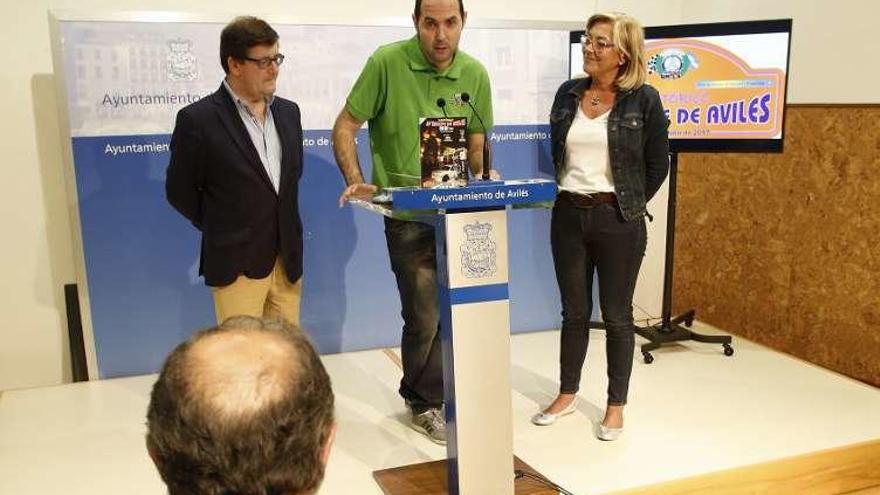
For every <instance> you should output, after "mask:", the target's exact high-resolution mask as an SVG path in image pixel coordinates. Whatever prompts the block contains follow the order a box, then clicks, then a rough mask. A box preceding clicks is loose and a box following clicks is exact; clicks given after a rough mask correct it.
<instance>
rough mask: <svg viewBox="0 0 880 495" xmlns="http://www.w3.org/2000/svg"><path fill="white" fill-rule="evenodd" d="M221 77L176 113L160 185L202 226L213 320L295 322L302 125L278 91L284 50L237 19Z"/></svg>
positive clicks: (250, 21) (223, 50) (258, 24)
mask: <svg viewBox="0 0 880 495" xmlns="http://www.w3.org/2000/svg"><path fill="white" fill-rule="evenodd" d="M220 61H221V65H222V66H223V70H224V71H225V72H226V78H225V79H224V81H223V83H222V84H221V86H220V89H218V90H217V92H215V93H214V94H212V95H209V96H207V97H205V98H203V99H201V100H199V101H197V102H195V103H193V104H191V105H189V106H187V107H185V108H183V109H181V110H180V112H178V114H177V122H176V124H175V127H174V134H173V135H172V137H171V162H170V163H169V165H168V171H167V177H166V181H165V190H166V194H167V197H168V202H169V203H171V205H172V206H173V207H174V208H175V209H177V211H179V212H180V213H181V214H182V215H183V216H184V217H186V218H187V219H188V220H189V221H190V222H192V224H193V225H194V226H195V227H196V228H197V229H199V231H201V232H202V246H201V263H200V268H199V273H200V274H201V275H203V276H204V277H205V283H206V284H207V285H208V286H210V287H211V288H212V292H213V296H214V307H215V310H216V313H217V320H218V322H222V321H223V320H225V319H226V318H227V317H229V316H234V315H251V316H255V317H263V316H268V317H272V316H280V317H283V318H284V319H286V320H288V321H290V322H291V323H299V306H300V298H301V294H302V257H303V256H302V253H303V249H302V222H301V221H300V216H299V206H298V202H299V200H298V196H299V194H298V183H299V178H300V176H301V175H302V158H303V148H302V125H301V123H300V112H299V107H298V106H297V105H296V103H294V102H292V101H289V100H285V99H283V98H279V97H277V96H275V86H276V80H277V78H278V71H279V68H280V66H281V63H282V62H283V61H284V55H282V54H280V53H279V51H278V33H276V32H275V30H274V29H272V27H271V26H269V24H267V23H266V22H265V21H262V20H260V19H257V18H255V17H239V18H236V19H235V20H233V21H232V22H231V23H230V24H229V25H227V26H226V27H225V28H224V29H223V32H222V33H221V35H220Z"/></svg>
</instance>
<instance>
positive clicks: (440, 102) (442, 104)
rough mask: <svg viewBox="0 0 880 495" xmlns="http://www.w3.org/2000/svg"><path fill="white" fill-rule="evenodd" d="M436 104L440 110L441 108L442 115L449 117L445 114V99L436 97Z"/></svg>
mask: <svg viewBox="0 0 880 495" xmlns="http://www.w3.org/2000/svg"><path fill="white" fill-rule="evenodd" d="M437 106H438V107H440V110H443V116H444V117H449V115H446V100H444V99H443V98H437Z"/></svg>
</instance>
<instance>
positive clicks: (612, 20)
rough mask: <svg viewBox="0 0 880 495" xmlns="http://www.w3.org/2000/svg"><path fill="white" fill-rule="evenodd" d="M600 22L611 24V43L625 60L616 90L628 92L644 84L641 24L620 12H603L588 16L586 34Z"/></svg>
mask: <svg viewBox="0 0 880 495" xmlns="http://www.w3.org/2000/svg"><path fill="white" fill-rule="evenodd" d="M600 22H607V23H609V24H611V42H612V43H614V45H615V46H616V47H617V49H618V50H620V53H622V54H623V56H624V58H625V59H626V61H625V62H624V64H623V66H622V67H621V68H620V71H619V72H618V74H617V81H616V82H617V87H618V89H620V90H623V91H628V90H631V89H635V88H638V87H639V86H641V85H642V84H645V79H647V77H648V69H647V64H646V63H645V30H644V29H643V28H642V24H641V23H640V22H639V21H637V20H636V18H635V17H632V16H630V15H628V14H624V13H622V12H603V13H600V14H593V15H592V16H590V18H589V19H588V20H587V32H589V31H590V28H591V27H593V25H595V24H597V23H600Z"/></svg>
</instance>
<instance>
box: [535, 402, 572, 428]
mask: <svg viewBox="0 0 880 495" xmlns="http://www.w3.org/2000/svg"><path fill="white" fill-rule="evenodd" d="M575 410H577V397H575V399H574V400H572V401H571V404H569V405H568V406H566V407H565V409H563V410H561V411H559V412H558V413H548V412H545V411H541V412H539V413H538V414H535V415H534V416H532V424H535V425H538V426H550V425H552V424H553V423H555V422H556V420H557V419H559V418H561V417H563V416H567V415H569V414H571V413H573V412H575Z"/></svg>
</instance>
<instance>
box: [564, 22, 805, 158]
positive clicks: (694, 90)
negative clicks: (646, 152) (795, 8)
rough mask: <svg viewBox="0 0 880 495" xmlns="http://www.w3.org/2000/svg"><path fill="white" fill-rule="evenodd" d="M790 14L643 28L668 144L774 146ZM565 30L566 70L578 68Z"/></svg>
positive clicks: (696, 148)
mask: <svg viewBox="0 0 880 495" xmlns="http://www.w3.org/2000/svg"><path fill="white" fill-rule="evenodd" d="M791 24H792V23H791V19H779V20H769V21H746V22H719V23H711V24H683V25H677V26H654V27H647V28H645V50H646V54H645V55H646V56H645V59H646V61H647V65H648V84H650V85H652V86H654V87H655V88H657V90H658V91H659V92H660V97H661V99H662V101H663V107H664V109H665V111H666V115H667V117H668V118H669V122H670V123H669V146H670V150H671V151H675V152H687V151H693V152H705V151H759V152H781V151H782V145H783V137H784V135H785V132H784V131H785V125H784V124H785V101H786V91H787V88H788V84H787V83H788V62H789V52H790V47H791ZM582 34H584V32H583V31H572V33H571V38H570V41H571V76H572V77H578V76H583V75H584V70H583V55H582V52H581V46H580V37H581V35H582Z"/></svg>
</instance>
